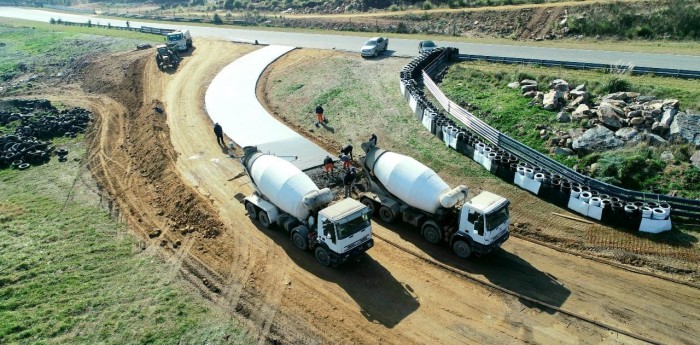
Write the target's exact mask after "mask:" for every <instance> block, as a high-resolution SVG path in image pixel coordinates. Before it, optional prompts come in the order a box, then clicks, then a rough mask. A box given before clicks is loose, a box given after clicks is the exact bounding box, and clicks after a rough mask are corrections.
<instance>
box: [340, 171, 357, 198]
mask: <svg viewBox="0 0 700 345" xmlns="http://www.w3.org/2000/svg"><path fill="white" fill-rule="evenodd" d="M355 175H356V173H355V167H352V168H350V170H348V172H347V173H345V177H343V187H345V197H346V198H347V197H349V196H350V192H351V191H352V190H353V189H355Z"/></svg>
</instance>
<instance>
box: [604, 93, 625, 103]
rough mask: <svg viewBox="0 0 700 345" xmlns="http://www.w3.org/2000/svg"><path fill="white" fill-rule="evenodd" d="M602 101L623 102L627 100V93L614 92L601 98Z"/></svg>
mask: <svg viewBox="0 0 700 345" xmlns="http://www.w3.org/2000/svg"><path fill="white" fill-rule="evenodd" d="M601 99H602V100H618V101H624V100H626V99H627V92H615V93H609V94H607V95H605V96H603V97H601Z"/></svg>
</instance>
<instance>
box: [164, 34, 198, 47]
mask: <svg viewBox="0 0 700 345" xmlns="http://www.w3.org/2000/svg"><path fill="white" fill-rule="evenodd" d="M165 41H166V42H167V44H168V46H170V47H173V49H177V50H179V51H187V50H189V49H190V47H191V46H192V36H191V35H190V31H189V30H178V31H173V32H170V33H168V34H166V35H165Z"/></svg>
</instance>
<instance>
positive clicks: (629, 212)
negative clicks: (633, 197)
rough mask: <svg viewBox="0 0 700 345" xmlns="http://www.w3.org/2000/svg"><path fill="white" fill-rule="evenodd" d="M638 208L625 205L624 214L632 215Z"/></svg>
mask: <svg viewBox="0 0 700 345" xmlns="http://www.w3.org/2000/svg"><path fill="white" fill-rule="evenodd" d="M637 210H638V208H637V206H635V205H634V204H627V205H625V213H627V214H632V213H635V212H637Z"/></svg>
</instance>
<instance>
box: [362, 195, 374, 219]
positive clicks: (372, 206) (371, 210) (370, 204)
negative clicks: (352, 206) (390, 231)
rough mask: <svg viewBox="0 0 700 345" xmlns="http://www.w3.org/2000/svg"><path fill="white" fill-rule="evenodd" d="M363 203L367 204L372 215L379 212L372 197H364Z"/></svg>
mask: <svg viewBox="0 0 700 345" xmlns="http://www.w3.org/2000/svg"><path fill="white" fill-rule="evenodd" d="M362 204H363V205H365V206H367V208H368V209H369V215H370V216H374V214H375V213H376V212H377V204H376V203H375V202H374V201H373V200H371V199H370V198H364V199H362Z"/></svg>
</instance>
